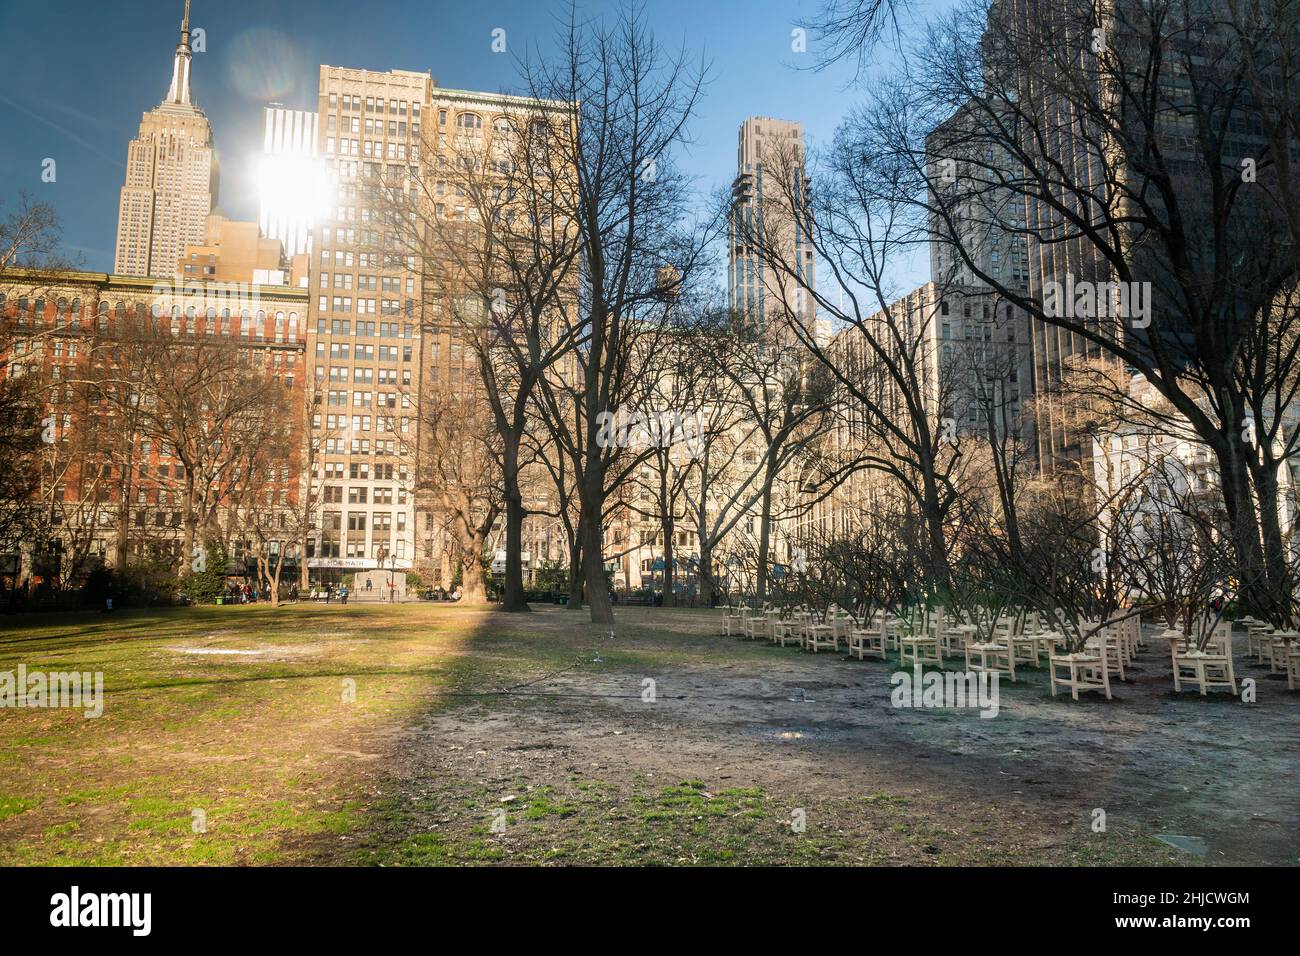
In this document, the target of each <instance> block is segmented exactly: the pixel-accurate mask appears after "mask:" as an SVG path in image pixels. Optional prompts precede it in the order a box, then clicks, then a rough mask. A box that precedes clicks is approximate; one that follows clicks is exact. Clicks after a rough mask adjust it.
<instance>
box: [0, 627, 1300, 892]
mask: <svg viewBox="0 0 1300 956" xmlns="http://www.w3.org/2000/svg"><path fill="white" fill-rule="evenodd" d="M0 628H3V629H2V630H0V671H8V670H15V669H16V668H17V666H18V665H19V664H25V665H26V666H27V668H28V670H29V672H31V671H37V670H44V671H68V670H78V671H102V672H103V674H104V682H105V698H106V700H105V705H104V712H103V716H101V717H99V718H97V719H87V718H86V717H84V716H83V714H82V712H81V711H78V710H59V709H3V710H0V781H2V782H0V865H5V864H20V865H23V864H102V865H144V864H150V865H196V864H233V865H249V864H275V863H281V864H366V865H399V866H400V865H438V864H453V865H455V864H478V863H486V864H501V863H506V864H552V865H555V864H566V863H574V864H630V865H645V864H661V865H679V864H763V863H770V864H855V863H857V864H882V863H883V864H905V865H931V866H932V865H944V864H951V865H961V864H1025V863H1054V864H1101V865H1107V864H1170V863H1178V864H1184V865H1186V864H1196V863H1198V862H1214V861H1215V860H1213V859H1206V860H1200V859H1198V858H1196V857H1192V856H1189V855H1188V854H1186V853H1182V852H1180V851H1177V850H1174V849H1172V848H1171V847H1170V846H1168V845H1166V844H1163V843H1159V842H1157V841H1156V840H1155V839H1154V834H1156V833H1157V832H1160V831H1161V830H1162V829H1164V828H1169V829H1170V832H1179V833H1202V832H1206V831H1205V830H1201V829H1195V828H1194V827H1195V826H1196V825H1198V824H1203V823H1205V822H1206V821H1207V820H1208V819H1211V818H1208V817H1207V816H1206V814H1205V812H1204V804H1205V803H1206V802H1207V801H1208V802H1210V803H1212V804H1213V805H1215V806H1223V805H1224V804H1223V800H1224V799H1226V798H1227V791H1226V790H1225V791H1224V793H1222V794H1220V793H1218V792H1217V791H1213V790H1211V791H1206V790H1205V789H1204V788H1205V785H1204V784H1203V783H1201V784H1199V786H1200V787H1201V790H1200V791H1196V790H1193V789H1192V786H1191V785H1192V784H1194V783H1195V781H1196V780H1197V779H1199V778H1202V777H1204V775H1205V771H1206V769H1207V766H1206V764H1205V762H1204V760H1205V759H1206V758H1204V757H1202V756H1200V755H1201V754H1202V753H1209V752H1208V751H1204V750H1197V749H1195V747H1196V744H1195V742H1194V741H1193V742H1192V743H1188V741H1187V740H1186V739H1185V735H1188V734H1190V735H1195V734H1199V733H1201V732H1202V731H1201V730H1200V729H1199V728H1200V727H1201V726H1202V725H1203V724H1204V723H1205V721H1207V720H1209V721H1227V722H1230V724H1225V726H1231V727H1236V726H1238V722H1239V720H1240V718H1239V716H1238V714H1237V711H1236V710H1233V709H1231V708H1230V706H1224V705H1222V704H1220V705H1218V706H1212V707H1207V706H1206V704H1205V703H1204V702H1201V701H1196V700H1189V701H1178V702H1170V701H1169V700H1167V699H1166V697H1161V696H1157V695H1156V692H1155V688H1156V687H1157V686H1158V684H1159V681H1158V678H1157V677H1156V676H1155V675H1154V674H1152V675H1150V677H1149V678H1148V683H1147V684H1145V685H1144V684H1141V683H1139V684H1138V685H1134V686H1132V687H1125V688H1124V689H1123V695H1124V696H1126V697H1127V702H1124V701H1120V702H1118V703H1117V704H1116V705H1111V706H1108V705H1105V704H1104V703H1100V704H1099V703H1096V702H1086V703H1083V704H1071V702H1069V700H1068V698H1067V699H1064V700H1061V699H1057V700H1052V699H1051V698H1048V697H1047V696H1046V694H1045V687H1044V686H1043V684H1044V681H1043V679H1042V675H1041V674H1039V675H1035V676H1033V677H1032V679H1031V680H1030V681H1028V682H1022V683H1020V684H1018V685H1015V686H1008V687H1006V688H1005V692H1004V711H1003V716H1002V718H1001V719H999V720H992V721H983V720H981V719H980V718H979V717H978V716H976V715H974V714H961V715H955V714H952V713H947V712H931V713H915V712H913V713H907V712H904V713H900V712H899V711H897V710H894V709H892V708H891V707H890V706H889V701H888V695H889V691H890V687H889V682H888V678H889V674H890V672H891V671H893V670H894V669H896V667H897V664H896V663H895V662H890V663H888V664H882V663H862V662H856V661H845V660H843V659H842V658H840V657H839V656H838V655H828V654H821V655H810V654H801V653H800V652H799V651H798V650H797V649H792V648H791V649H781V648H777V647H773V646H770V645H767V644H765V643H751V642H745V641H737V640H735V639H727V638H725V637H723V636H722V635H721V633H720V631H721V621H720V619H719V617H718V615H717V612H708V611H679V610H666V609H650V608H635V609H634V608H623V609H620V610H619V611H618V626H617V629H616V630H617V634H616V636H614V637H612V638H611V637H610V636H609V634H608V632H607V631H606V629H604V628H599V627H595V626H593V625H591V624H590V623H588V620H587V617H586V615H583V614H577V613H571V612H566V611H563V610H560V609H558V608H538V609H536V610H535V612H534V613H532V614H528V615H518V616H517V615H504V614H501V613H499V612H495V611H491V610H488V609H473V608H466V607H459V606H454V605H431V604H426V603H412V604H405V605H397V606H389V605H383V604H361V605H357V604H353V605H350V606H348V607H346V608H342V607H339V606H338V605H330V606H324V605H306V604H302V605H294V606H286V607H282V608H278V609H272V608H269V607H266V606H265V605H254V606H236V607H221V608H216V607H213V608H186V609H166V610H152V611H129V612H119V613H115V614H112V615H101V614H60V615H32V616H26V617H19V618H10V619H7V620H4V621H0ZM195 651H208V652H211V651H255V652H256V653H253V654H247V653H245V654H213V653H193V652H195ZM647 679H651V680H653V681H656V682H657V692H658V695H659V696H658V699H657V700H656V702H654V703H653V704H651V703H647V702H646V701H645V700H644V698H643V692H644V688H645V686H646V683H645V682H646V681H647ZM347 682H354V683H353V684H352V685H349V684H348V683H347ZM350 686H351V687H354V689H355V695H354V699H350V700H345V696H346V695H345V691H347V690H348V689H349V687H350ZM796 689H797V690H798V691H799V693H795V691H796ZM805 693H806V696H807V698H808V700H807V702H804V700H803V697H804V695H805ZM1294 704H1295V702H1294V701H1290V700H1282V699H1278V700H1274V699H1273V697H1272V696H1270V702H1269V704H1268V710H1267V711H1261V712H1259V713H1258V715H1252V719H1257V720H1258V719H1267V720H1269V721H1270V722H1271V723H1270V725H1269V726H1270V728H1271V729H1270V731H1269V733H1270V734H1271V735H1272V736H1273V737H1277V736H1278V735H1279V734H1281V736H1283V737H1285V736H1288V735H1293V731H1292V729H1291V728H1292V727H1293V726H1294V725H1293V724H1292V723H1291V721H1290V717H1291V716H1292V715H1293V714H1294ZM1170 707H1173V708H1175V709H1176V712H1178V713H1179V714H1180V715H1183V716H1185V717H1186V718H1188V719H1185V720H1172V721H1171V720H1170V719H1169V717H1170V713H1169V710H1168V709H1169V708H1170ZM1270 715H1271V716H1270ZM1098 720H1101V721H1104V722H1109V723H1110V724H1112V725H1113V730H1111V731H1110V733H1111V734H1112V737H1110V738H1108V739H1109V740H1113V745H1112V744H1107V745H1106V749H1105V750H1103V751H1098V750H1097V743H1096V732H1097V722H1098ZM1273 722H1275V723H1273ZM1152 733H1155V734H1158V735H1166V737H1168V741H1167V742H1165V743H1157V744H1153V746H1152V748H1151V751H1150V752H1151V754H1154V755H1156V756H1160V759H1162V760H1163V761H1164V763H1163V764H1162V766H1161V767H1160V768H1159V769H1158V771H1152V772H1148V773H1143V772H1140V771H1136V770H1130V771H1126V772H1124V773H1112V772H1110V770H1111V768H1112V767H1114V766H1116V765H1117V764H1119V763H1122V762H1128V763H1132V762H1133V761H1134V760H1135V759H1137V758H1136V756H1135V751H1134V749H1133V748H1134V746H1141V742H1142V741H1144V740H1146V739H1148V737H1149V735H1151V734H1152ZM1169 735H1174V736H1169ZM1075 748H1082V751H1081V752H1082V753H1084V754H1085V755H1087V759H1088V760H1089V761H1091V763H1084V764H1080V763H1079V760H1078V758H1077V757H1075V756H1073V754H1074V753H1075ZM1143 750H1146V748H1145V746H1143ZM1161 755H1163V756H1161ZM1184 755H1189V756H1188V757H1186V758H1185V757H1184ZM1246 757H1249V758H1250V759H1251V760H1252V761H1254V763H1252V764H1249V765H1246V764H1243V763H1242V760H1243V759H1244V758H1246ZM1142 759H1150V758H1149V756H1148V757H1145V758H1142ZM1215 759H1225V760H1226V759H1231V760H1232V761H1233V763H1232V766H1233V767H1234V769H1235V770H1237V771H1238V772H1239V775H1238V776H1236V777H1235V778H1232V779H1236V780H1238V781H1243V780H1244V781H1246V782H1245V783H1242V782H1238V783H1236V784H1232V785H1231V787H1230V789H1232V792H1233V793H1242V792H1245V796H1246V800H1245V801H1244V803H1247V804H1250V805H1256V804H1257V805H1259V806H1262V807H1269V806H1273V805H1275V804H1277V801H1278V799H1279V798H1278V794H1277V793H1275V791H1276V790H1277V787H1276V786H1275V785H1274V783H1273V781H1275V780H1277V775H1276V773H1275V772H1274V771H1275V770H1276V769H1277V768H1278V767H1280V766H1281V764H1279V763H1278V761H1279V760H1281V759H1283V758H1281V757H1279V755H1278V752H1277V750H1276V748H1275V747H1272V746H1264V745H1258V746H1257V745H1256V744H1255V743H1253V742H1252V743H1251V744H1250V745H1249V749H1248V750H1240V749H1239V750H1235V751H1227V752H1225V755H1224V756H1223V757H1222V758H1215ZM1098 767H1100V768H1105V769H1104V770H1102V771H1101V772H1099V771H1098V770H1097V769H1095V768H1098ZM1147 770H1148V771H1151V768H1147ZM1153 773H1154V776H1153ZM1153 779H1154V780H1157V781H1160V782H1161V783H1162V785H1163V786H1162V787H1161V788H1159V789H1158V791H1154V792H1149V791H1153V788H1152V787H1151V786H1150V781H1152V780H1153ZM1213 779H1216V780H1217V779H1223V780H1228V779H1230V778H1227V777H1226V776H1223V775H1221V774H1218V773H1215V774H1214V777H1213ZM1250 781H1256V783H1254V784H1251V783H1250ZM1184 784H1187V786H1184ZM1222 786H1223V787H1229V784H1228V783H1223V784H1222ZM1252 786H1253V787H1255V788H1256V789H1257V790H1258V792H1257V793H1256V792H1254V791H1252V790H1250V787H1252ZM1243 788H1244V791H1243ZM1099 806H1100V807H1106V808H1108V812H1109V813H1110V823H1109V826H1108V828H1107V829H1106V831H1105V832H1104V833H1097V832H1095V831H1094V830H1093V829H1091V828H1090V826H1089V822H1090V817H1089V814H1090V813H1091V812H1092V809H1093V808H1094V807H1099ZM195 811H201V814H202V819H203V820H205V824H206V826H205V828H202V829H203V832H196V831H197V830H198V829H200V828H198V827H196V825H195V820H196V817H197V815H196V813H195ZM1289 812H1290V811H1286V810H1285V808H1282V816H1280V817H1278V819H1277V821H1275V823H1269V826H1274V825H1276V826H1278V827H1279V828H1280V829H1279V830H1278V832H1279V833H1280V834H1285V833H1290V836H1289V837H1284V839H1283V842H1282V843H1281V844H1276V843H1274V842H1271V841H1273V840H1274V838H1272V837H1269V835H1268V834H1269V832H1271V831H1268V830H1264V829H1261V827H1260V825H1259V823H1255V822H1251V821H1247V823H1249V826H1247V825H1245V824H1239V823H1237V822H1235V821H1230V822H1229V823H1225V824H1223V825H1222V826H1221V827H1220V828H1219V831H1213V832H1209V833H1208V835H1209V836H1210V837H1211V839H1212V845H1213V846H1214V847H1215V848H1216V851H1217V849H1218V848H1219V847H1223V848H1224V851H1225V853H1226V855H1225V856H1224V858H1223V862H1231V861H1233V860H1244V861H1246V862H1250V861H1252V860H1256V859H1259V854H1260V849H1259V848H1260V847H1261V846H1262V847H1264V852H1266V853H1267V854H1268V855H1269V858H1270V859H1273V858H1276V859H1277V861H1279V862H1280V861H1282V860H1284V859H1286V857H1287V856H1288V855H1289V854H1291V853H1292V849H1291V844H1293V843H1294V832H1293V831H1291V830H1290V817H1289V816H1288V815H1287V814H1288V813H1289ZM799 815H803V816H806V821H807V822H806V826H805V827H803V828H802V829H801V828H798V827H795V826H794V825H793V823H794V820H795V818H796V817H797V816H799ZM1274 815H1276V814H1274ZM1256 831H1257V832H1256ZM1251 833H1256V835H1255V836H1253V837H1251V838H1250V839H1249V840H1246V841H1245V842H1242V841H1243V836H1249V835H1250V834H1251ZM1274 847H1276V849H1274Z"/></svg>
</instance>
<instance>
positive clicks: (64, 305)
mask: <svg viewBox="0 0 1300 956" xmlns="http://www.w3.org/2000/svg"><path fill="white" fill-rule="evenodd" d="M55 308H57V309H58V310H59V312H60V313H63V312H67V311H68V300H67V299H63V298H60V299H59V302H58V305H56V306H55Z"/></svg>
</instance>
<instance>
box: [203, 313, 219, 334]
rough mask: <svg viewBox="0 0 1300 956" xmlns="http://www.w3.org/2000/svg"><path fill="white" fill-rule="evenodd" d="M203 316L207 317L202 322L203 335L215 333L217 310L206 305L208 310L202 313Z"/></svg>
mask: <svg viewBox="0 0 1300 956" xmlns="http://www.w3.org/2000/svg"><path fill="white" fill-rule="evenodd" d="M204 318H205V319H207V321H206V322H204V323H203V334H204V335H214V334H216V331H217V310H216V309H214V308H213V307H212V306H208V311H207V312H206V313H204Z"/></svg>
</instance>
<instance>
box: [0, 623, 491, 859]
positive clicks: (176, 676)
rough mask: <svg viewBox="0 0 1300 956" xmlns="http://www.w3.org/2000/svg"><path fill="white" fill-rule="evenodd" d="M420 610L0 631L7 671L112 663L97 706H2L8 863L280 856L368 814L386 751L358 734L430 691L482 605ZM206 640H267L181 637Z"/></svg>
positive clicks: (410, 708) (2, 837) (2, 854)
mask: <svg viewBox="0 0 1300 956" xmlns="http://www.w3.org/2000/svg"><path fill="white" fill-rule="evenodd" d="M422 611H425V609H423V608H421V607H419V606H417V605H397V606H392V607H389V606H383V605H371V606H352V607H349V608H347V609H342V608H337V607H328V608H325V607H311V606H306V605H299V606H286V607H281V608H278V609H272V608H270V607H268V606H265V605H254V606H246V607H245V606H240V607H222V608H186V609H165V610H156V611H130V612H119V613H115V614H112V615H101V614H78V615H67V614H60V615H48V616H33V617H27V618H20V619H17V620H18V621H19V622H20V623H21V624H22V625H23V626H22V627H20V628H14V627H12V626H10V627H7V628H5V630H3V631H0V671H3V670H15V669H16V668H17V666H18V665H19V664H25V665H26V666H27V668H28V671H29V672H31V671H36V670H44V671H66V670H78V671H102V672H103V675H104V696H105V705H104V712H103V715H102V716H101V717H99V718H97V719H87V718H86V717H85V716H84V715H83V713H82V712H81V711H79V710H67V709H35V708H19V709H6V710H3V711H0V761H2V764H0V766H2V768H3V777H2V779H3V782H2V783H0V863H3V864H29V863H42V864H45V863H55V864H57V863H76V864H105V865H115V864H162V865H170V864H197V863H218V864H240V863H275V862H281V861H285V860H287V859H291V858H292V856H293V853H294V847H295V845H297V844H298V843H300V842H301V841H302V840H303V839H305V838H309V837H315V838H321V837H326V838H341V837H342V836H344V835H346V834H347V833H348V832H349V831H351V830H352V829H354V828H355V827H356V826H358V824H359V822H360V819H361V818H360V816H359V814H360V813H361V811H362V810H363V809H364V803H363V796H364V787H365V784H366V780H367V776H368V774H367V773H366V772H365V770H366V766H367V764H371V765H373V764H374V763H375V762H376V761H377V760H379V759H380V755H370V754H366V753H364V752H360V751H358V750H357V743H358V741H360V740H363V739H364V738H366V737H367V736H368V735H369V734H370V733H373V732H374V731H376V730H380V729H383V728H387V727H391V726H394V725H400V724H401V723H402V722H404V721H406V720H408V719H409V718H410V717H411V716H412V715H413V714H414V713H416V712H417V711H421V710H427V709H428V708H429V707H431V706H435V705H436V698H435V697H434V696H433V695H434V694H435V692H436V691H437V689H438V688H440V687H446V686H448V685H449V684H452V683H454V682H455V681H456V680H457V675H458V667H459V662H462V661H463V660H465V658H464V657H463V652H462V646H463V644H464V641H465V635H466V634H467V633H468V632H469V631H470V630H471V629H472V628H473V623H472V622H473V621H474V620H475V619H476V617H477V616H478V615H477V614H476V613H475V612H452V611H449V612H446V613H443V614H439V615H430V614H428V613H427V612H425V613H422ZM479 613H481V612H479ZM12 622H13V619H11V622H9V623H12ZM196 650H202V651H213V650H222V651H231V650H244V651H247V650H254V651H258V652H259V653H256V654H195V653H186V651H196ZM345 679H350V680H352V681H355V687H356V694H355V701H354V702H348V703H345V702H344V700H343V697H344V693H343V691H344V686H345V685H344V681H345ZM196 810H198V811H202V814H203V815H205V816H206V831H205V832H202V833H199V832H195V830H196V829H198V828H199V826H198V824H197V823H196V817H197V816H198V815H196V814H195V813H194V811H196Z"/></svg>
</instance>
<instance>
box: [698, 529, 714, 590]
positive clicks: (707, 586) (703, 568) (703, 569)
mask: <svg viewBox="0 0 1300 956" xmlns="http://www.w3.org/2000/svg"><path fill="white" fill-rule="evenodd" d="M699 580H700V604H701V606H703V607H713V549H712V548H710V547H709V546H708V545H706V544H705V543H704V538H703V536H701V538H700V568H699Z"/></svg>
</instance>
